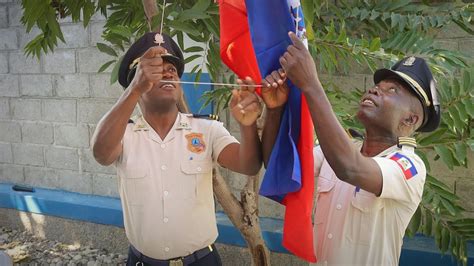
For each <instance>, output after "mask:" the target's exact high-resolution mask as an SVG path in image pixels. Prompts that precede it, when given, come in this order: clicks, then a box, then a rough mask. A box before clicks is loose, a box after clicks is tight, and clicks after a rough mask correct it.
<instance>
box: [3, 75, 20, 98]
mask: <svg viewBox="0 0 474 266" xmlns="http://www.w3.org/2000/svg"><path fill="white" fill-rule="evenodd" d="M0 96H5V97H18V96H20V87H19V85H18V76H17V75H0Z"/></svg>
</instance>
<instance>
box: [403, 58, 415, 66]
mask: <svg viewBox="0 0 474 266" xmlns="http://www.w3.org/2000/svg"><path fill="white" fill-rule="evenodd" d="M415 60H416V58H415V57H414V56H410V57H408V58H407V59H406V60H405V61H404V62H403V65H404V66H413V63H415Z"/></svg>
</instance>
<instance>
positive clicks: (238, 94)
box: [229, 77, 262, 126]
mask: <svg viewBox="0 0 474 266" xmlns="http://www.w3.org/2000/svg"><path fill="white" fill-rule="evenodd" d="M237 83H239V84H241V85H244V84H245V85H254V84H255V83H254V82H253V80H252V79H251V78H249V77H247V78H246V79H245V80H243V81H242V80H240V79H239V80H237ZM229 107H230V110H231V112H232V116H233V117H234V118H235V120H237V122H239V123H240V124H241V125H243V126H251V125H253V124H254V123H255V122H256V121H257V118H258V117H259V116H260V114H261V112H262V105H261V104H260V101H259V99H258V96H257V94H255V87H248V86H241V87H240V89H239V90H237V89H234V90H233V91H232V99H231V100H230V104H229Z"/></svg>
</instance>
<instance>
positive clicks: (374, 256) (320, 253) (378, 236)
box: [313, 143, 426, 265]
mask: <svg viewBox="0 0 474 266" xmlns="http://www.w3.org/2000/svg"><path fill="white" fill-rule="evenodd" d="M360 144H361V143H359V144H357V145H358V147H360V146H361V145H360ZM314 157H315V162H316V163H315V167H316V169H315V174H316V176H319V178H318V192H317V196H316V198H317V203H316V204H317V205H316V211H315V215H314V228H313V233H314V241H315V244H314V247H315V254H316V257H317V259H318V264H317V265H398V262H399V257H400V252H401V247H402V243H403V236H404V234H405V229H406V228H407V226H408V223H409V222H410V219H411V217H412V216H413V214H414V213H415V211H416V209H417V207H418V204H419V203H420V201H421V196H422V193H423V185H424V183H425V178H426V169H425V165H424V163H423V161H422V160H421V159H420V158H419V157H418V156H417V155H416V154H415V153H414V150H413V148H411V147H408V146H404V147H403V148H402V149H400V148H398V147H397V146H393V147H391V148H389V149H387V150H385V151H383V152H382V153H380V154H378V155H377V156H375V157H373V159H374V160H375V161H376V162H377V163H378V165H379V166H380V169H381V171H382V176H383V188H382V194H381V195H380V197H376V196H375V195H374V194H372V193H370V192H367V191H364V190H362V189H360V190H359V191H358V192H356V187H354V186H353V185H351V184H348V183H346V182H343V181H341V180H339V179H338V178H337V177H336V175H335V174H334V171H333V170H332V169H331V167H330V166H329V164H328V162H327V161H326V160H325V159H324V155H323V153H322V151H321V149H320V148H319V147H316V148H315V149H314ZM318 173H319V174H318Z"/></svg>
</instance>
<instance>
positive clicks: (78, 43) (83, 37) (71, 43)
mask: <svg viewBox="0 0 474 266" xmlns="http://www.w3.org/2000/svg"><path fill="white" fill-rule="evenodd" d="M61 29H62V31H63V36H64V40H65V41H66V43H63V42H58V48H80V47H87V46H89V34H88V30H87V29H84V27H83V26H82V23H78V24H73V25H62V26H61Z"/></svg>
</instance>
